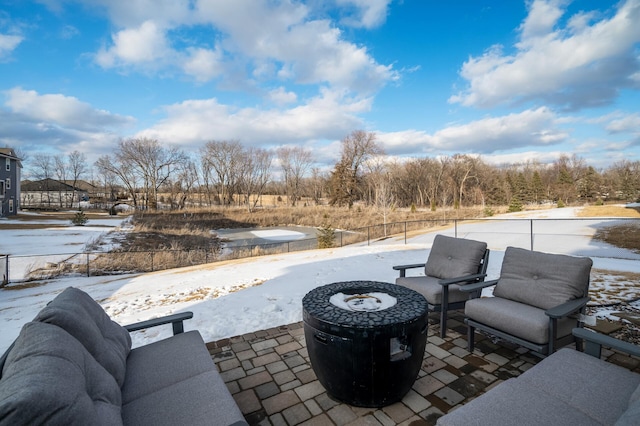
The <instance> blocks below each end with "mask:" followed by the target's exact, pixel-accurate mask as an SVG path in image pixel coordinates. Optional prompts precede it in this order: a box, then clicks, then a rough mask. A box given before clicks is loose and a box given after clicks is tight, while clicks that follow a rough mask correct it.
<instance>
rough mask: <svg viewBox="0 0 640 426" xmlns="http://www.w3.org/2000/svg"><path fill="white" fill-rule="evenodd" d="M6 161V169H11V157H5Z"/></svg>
mask: <svg viewBox="0 0 640 426" xmlns="http://www.w3.org/2000/svg"><path fill="white" fill-rule="evenodd" d="M5 160H6V162H7V171H10V170H11V158H9V157H7V158H5Z"/></svg>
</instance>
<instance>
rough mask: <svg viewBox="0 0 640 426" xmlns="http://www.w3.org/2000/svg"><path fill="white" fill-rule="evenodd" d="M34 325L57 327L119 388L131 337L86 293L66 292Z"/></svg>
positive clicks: (42, 311) (38, 317)
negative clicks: (39, 323)
mask: <svg viewBox="0 0 640 426" xmlns="http://www.w3.org/2000/svg"><path fill="white" fill-rule="evenodd" d="M34 321H40V322H46V323H49V324H54V325H57V326H58V327H60V328H62V329H64V330H65V331H66V332H67V333H69V334H71V335H72V336H73V337H75V338H76V339H77V340H78V341H79V342H80V343H81V344H82V345H83V346H84V347H85V348H86V349H87V351H89V353H90V354H91V355H92V356H93V357H94V358H95V359H96V361H98V362H99V363H100V364H101V365H102V366H103V367H104V368H105V369H106V370H107V371H108V372H109V373H111V375H112V376H113V377H114V379H116V382H117V383H118V385H119V386H122V384H123V383H124V376H125V370H126V365H127V356H128V355H129V351H130V350H131V337H130V336H129V332H127V330H125V328H124V327H122V326H120V325H119V324H117V323H116V322H114V321H112V320H111V318H109V315H107V313H106V312H105V311H104V309H102V306H100V305H99V304H98V302H96V301H95V300H93V299H92V298H91V296H89V295H88V294H87V293H85V292H84V291H82V290H79V289H77V288H74V287H68V288H66V289H65V290H64V291H63V292H62V293H60V294H59V295H58V296H56V298H55V299H53V300H52V301H51V302H49V304H48V305H47V306H45V307H44V309H42V310H41V311H40V312H39V313H38V315H37V316H36V317H35V319H34Z"/></svg>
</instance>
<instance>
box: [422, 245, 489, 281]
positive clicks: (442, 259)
mask: <svg viewBox="0 0 640 426" xmlns="http://www.w3.org/2000/svg"><path fill="white" fill-rule="evenodd" d="M486 250H487V243H485V242H481V241H475V240H468V239H466V238H453V237H447V236H445V235H440V234H438V235H436V237H435V239H434V240H433V246H432V247H431V251H430V252H429V257H428V259H427V263H426V264H425V267H424V268H425V269H424V273H425V275H429V276H432V277H436V278H457V277H464V276H466V275H473V274H477V273H478V269H479V267H480V261H481V260H482V258H483V257H484V253H485V251H486Z"/></svg>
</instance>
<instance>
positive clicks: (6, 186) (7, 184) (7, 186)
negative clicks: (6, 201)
mask: <svg viewBox="0 0 640 426" xmlns="http://www.w3.org/2000/svg"><path fill="white" fill-rule="evenodd" d="M4 186H5V188H6V189H11V179H9V178H7V179H6V180H5V181H4Z"/></svg>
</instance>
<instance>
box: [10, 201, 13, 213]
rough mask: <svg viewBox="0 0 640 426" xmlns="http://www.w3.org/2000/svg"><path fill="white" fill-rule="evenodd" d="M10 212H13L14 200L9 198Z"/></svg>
mask: <svg viewBox="0 0 640 426" xmlns="http://www.w3.org/2000/svg"><path fill="white" fill-rule="evenodd" d="M9 213H13V200H9Z"/></svg>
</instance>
